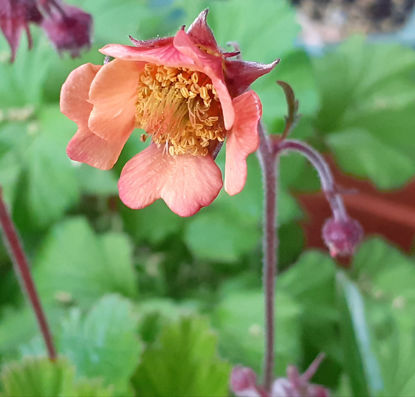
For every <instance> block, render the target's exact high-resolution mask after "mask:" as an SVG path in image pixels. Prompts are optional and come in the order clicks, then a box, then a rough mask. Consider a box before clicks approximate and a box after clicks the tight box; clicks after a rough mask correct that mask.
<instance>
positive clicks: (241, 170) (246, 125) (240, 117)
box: [225, 91, 262, 196]
mask: <svg viewBox="0 0 415 397" xmlns="http://www.w3.org/2000/svg"><path fill="white" fill-rule="evenodd" d="M233 103H234V107H235V114H236V118H235V124H234V126H233V128H232V131H231V132H230V133H229V134H228V138H227V141H226V164H225V190H226V192H227V193H228V194H230V195H231V196H233V195H235V194H238V193H240V192H241V191H242V189H243V187H244V185H245V181H246V175H247V167H246V158H247V157H248V155H249V154H250V153H253V152H254V151H255V150H257V148H258V145H259V136H258V122H259V120H260V118H261V115H262V106H261V101H260V100H259V98H258V95H257V94H256V93H255V92H254V91H247V92H245V93H244V94H242V95H240V96H238V97H236V98H235V99H234V100H233Z"/></svg>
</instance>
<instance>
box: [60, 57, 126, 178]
mask: <svg viewBox="0 0 415 397" xmlns="http://www.w3.org/2000/svg"><path fill="white" fill-rule="evenodd" d="M100 68H101V66H99V65H92V64H91V63H87V64H85V65H82V66H79V67H78V68H76V69H75V70H74V71H73V72H72V73H71V74H70V75H69V76H68V78H67V79H66V81H65V83H64V84H63V86H62V90H61V99H60V105H61V112H62V113H63V114H65V115H66V116H68V117H69V118H70V119H71V120H73V121H75V122H76V123H77V124H78V127H79V128H78V131H77V132H76V134H75V135H74V137H73V138H72V139H71V141H70V142H69V144H68V146H67V148H66V153H67V154H68V156H69V158H71V159H72V160H75V161H80V162H82V163H86V164H89V165H91V166H92V167H96V168H100V169H103V170H107V169H110V168H112V166H113V165H114V164H115V162H116V161H117V160H118V157H119V155H120V152H121V150H122V148H123V146H124V144H125V140H123V141H120V142H109V141H106V140H104V139H102V138H100V137H98V136H97V135H95V134H94V133H93V132H92V131H91V130H89V128H88V119H89V115H90V113H91V111H92V105H91V104H90V103H89V102H88V93H89V88H90V86H91V83H92V81H93V79H94V78H95V76H96V74H97V72H98V71H99V70H100Z"/></svg>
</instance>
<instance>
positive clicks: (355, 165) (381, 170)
mask: <svg viewBox="0 0 415 397" xmlns="http://www.w3.org/2000/svg"><path fill="white" fill-rule="evenodd" d="M327 143H328V145H329V146H330V148H331V149H332V150H333V152H334V154H335V156H336V159H337V161H338V162H339V164H340V166H341V167H342V169H344V170H345V171H347V172H350V173H352V174H354V175H357V176H361V177H367V178H369V179H371V180H372V181H373V182H374V183H375V184H376V185H377V186H378V187H379V188H383V189H390V188H394V187H399V186H401V185H402V184H404V183H405V182H406V181H407V180H408V179H410V178H411V177H412V176H413V175H414V173H415V161H414V159H413V156H410V155H406V154H404V153H403V152H400V151H398V150H396V149H394V148H393V147H391V146H390V145H387V144H384V143H382V142H381V141H380V140H378V139H376V137H374V136H372V135H370V134H369V133H367V132H366V131H365V130H360V129H352V130H346V131H341V132H336V133H335V134H332V135H329V136H328V137H327Z"/></svg>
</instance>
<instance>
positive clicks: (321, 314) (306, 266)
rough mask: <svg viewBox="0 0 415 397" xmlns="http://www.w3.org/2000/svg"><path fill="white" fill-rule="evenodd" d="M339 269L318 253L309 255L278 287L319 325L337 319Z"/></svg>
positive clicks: (331, 261)
mask: <svg viewBox="0 0 415 397" xmlns="http://www.w3.org/2000/svg"><path fill="white" fill-rule="evenodd" d="M335 272H336V265H335V263H334V262H333V260H332V259H331V258H330V257H329V256H328V255H324V254H322V253H321V252H318V251H307V252H305V253H303V254H302V255H301V257H300V258H299V259H298V260H297V262H296V263H294V264H293V265H292V266H291V267H290V269H288V270H287V271H285V272H284V273H282V274H281V276H280V277H279V279H278V287H279V288H281V289H282V290H283V291H284V292H286V293H287V294H289V295H290V296H291V297H293V298H295V299H296V301H298V302H301V306H302V307H303V308H304V309H305V313H304V315H305V316H307V317H311V318H314V319H315V320H316V321H317V322H320V321H322V320H323V321H324V320H326V321H327V320H329V319H333V318H337V316H336V312H337V310H336V308H335V307H334V304H335V302H334V298H335V286H334V279H335Z"/></svg>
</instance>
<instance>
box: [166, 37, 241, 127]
mask: <svg viewBox="0 0 415 397" xmlns="http://www.w3.org/2000/svg"><path fill="white" fill-rule="evenodd" d="M174 46H175V47H176V48H177V49H178V50H179V51H180V52H181V53H182V54H184V55H186V56H188V57H190V58H192V59H193V61H194V64H195V67H196V68H197V69H198V70H199V71H201V72H203V73H205V74H206V75H207V76H209V78H210V79H211V80H212V84H213V86H214V87H215V89H216V92H217V94H218V97H219V101H220V103H221V106H222V112H223V119H224V122H225V128H226V129H227V130H230V129H231V128H232V125H233V123H234V120H235V112H234V109H233V105H232V98H231V96H230V95H229V91H228V88H227V86H226V84H225V78H224V75H223V67H222V57H221V56H216V55H211V54H208V53H206V52H204V51H202V50H200V49H199V48H198V47H197V46H196V44H195V43H194V42H193V41H192V40H191V39H190V37H189V36H188V35H187V33H186V32H185V31H184V30H179V31H178V32H177V34H176V36H175V37H174Z"/></svg>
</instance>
